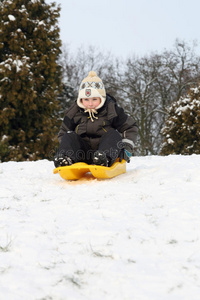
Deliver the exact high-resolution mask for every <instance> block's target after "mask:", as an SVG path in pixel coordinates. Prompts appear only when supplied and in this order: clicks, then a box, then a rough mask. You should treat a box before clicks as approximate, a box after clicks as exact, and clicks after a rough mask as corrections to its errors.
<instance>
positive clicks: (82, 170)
mask: <svg viewBox="0 0 200 300" xmlns="http://www.w3.org/2000/svg"><path fill="white" fill-rule="evenodd" d="M88 172H91V173H92V175H93V176H94V177H96V178H101V179H106V178H113V177H115V176H118V175H120V174H123V173H125V172H126V161H125V160H124V159H123V160H122V162H119V161H116V162H115V163H114V164H113V165H112V166H111V167H104V166H97V165H88V164H86V163H84V162H78V163H75V164H73V165H70V166H65V167H58V168H56V169H54V170H53V173H54V174H57V173H59V175H60V176H61V177H62V178H63V179H65V180H77V179H80V178H81V177H83V176H84V175H85V174H86V173H88Z"/></svg>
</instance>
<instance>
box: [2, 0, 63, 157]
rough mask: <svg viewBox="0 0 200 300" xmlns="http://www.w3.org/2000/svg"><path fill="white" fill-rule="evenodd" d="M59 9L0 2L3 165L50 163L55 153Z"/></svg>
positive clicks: (34, 2) (38, 1)
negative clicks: (49, 158)
mask: <svg viewBox="0 0 200 300" xmlns="http://www.w3.org/2000/svg"><path fill="white" fill-rule="evenodd" d="M59 16H60V7H59V6H58V7H56V5H55V3H52V4H50V5H48V4H46V3H45V1H44V0H12V1H10V0H0V128H1V131H0V160H1V161H8V160H15V161H19V160H35V159H43V158H45V157H46V158H47V157H48V154H49V152H50V151H51V150H52V149H53V148H54V147H55V134H56V131H57V126H56V123H57V111H58V109H59V102H58V100H57V96H58V94H59V93H60V92H61V68H60V66H59V65H58V63H57V60H58V56H59V54H60V46H61V41H60V35H59V28H58V25H57V23H58V17H59Z"/></svg>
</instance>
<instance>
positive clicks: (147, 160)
mask: <svg viewBox="0 0 200 300" xmlns="http://www.w3.org/2000/svg"><path fill="white" fill-rule="evenodd" d="M199 166H200V155H192V156H179V155H178V156H176V155H171V156H167V157H159V156H148V157H133V158H132V160H131V163H130V164H127V173H126V174H123V175H120V176H118V177H116V178H113V179H110V180H97V179H92V178H91V177H88V178H87V179H83V180H79V181H76V182H70V181H69V182H67V181H64V180H63V179H62V178H61V177H60V176H59V175H58V174H57V175H54V174H53V163H52V162H50V161H47V160H42V161H36V162H8V163H1V164H0V191H1V192H0V229H1V234H0V261H1V264H0V273H1V281H0V299H9V300H27V299H30V300H35V299H38V300H39V299H40V300H41V299H53V300H65V299H70V300H71V299H73V300H74V299H77V300H94V299H95V300H102V299H106V300H107V299H108V300H112V299H113V300H129V299H130V300H132V299H134V300H161V299H162V300H168V299H169V300H188V299H192V300H196V299H198V298H199V295H200V230H199V228H200V217H199V212H200V185H199V182H200V168H199Z"/></svg>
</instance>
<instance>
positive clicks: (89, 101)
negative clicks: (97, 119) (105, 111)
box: [81, 97, 101, 109]
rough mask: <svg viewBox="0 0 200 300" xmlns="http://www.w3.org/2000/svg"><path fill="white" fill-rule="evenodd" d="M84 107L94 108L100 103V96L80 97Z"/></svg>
mask: <svg viewBox="0 0 200 300" xmlns="http://www.w3.org/2000/svg"><path fill="white" fill-rule="evenodd" d="M81 101H82V103H83V105H84V106H85V108H89V109H94V108H96V107H97V106H98V105H99V104H100V103H101V98H100V97H92V98H82V99H81Z"/></svg>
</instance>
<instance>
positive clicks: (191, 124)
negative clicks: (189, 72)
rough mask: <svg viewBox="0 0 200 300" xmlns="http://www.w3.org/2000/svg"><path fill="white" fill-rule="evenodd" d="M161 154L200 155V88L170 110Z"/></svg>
mask: <svg viewBox="0 0 200 300" xmlns="http://www.w3.org/2000/svg"><path fill="white" fill-rule="evenodd" d="M162 134H163V135H164V143H163V145H162V150H161V154H163V155H167V154H193V153H195V154H200V86H199V87H198V88H191V89H190V91H189V93H188V95H187V97H185V98H184V97H181V98H180V99H179V100H178V101H176V102H174V103H173V104H172V105H171V107H170V108H169V115H168V118H167V120H166V125H165V127H164V128H163V130H162Z"/></svg>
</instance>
